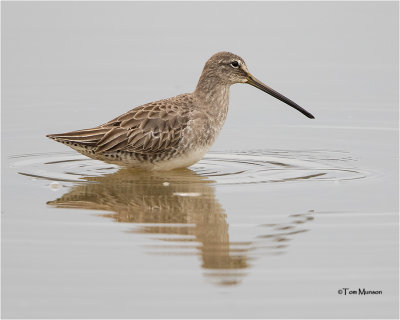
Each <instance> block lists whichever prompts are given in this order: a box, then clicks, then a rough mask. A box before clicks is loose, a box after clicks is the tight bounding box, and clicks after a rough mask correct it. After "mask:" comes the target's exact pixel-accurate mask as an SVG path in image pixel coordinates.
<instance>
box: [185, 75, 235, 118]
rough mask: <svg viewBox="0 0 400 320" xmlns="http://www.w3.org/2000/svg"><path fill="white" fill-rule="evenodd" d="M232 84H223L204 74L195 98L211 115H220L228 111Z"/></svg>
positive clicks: (217, 79) (195, 92)
mask: <svg viewBox="0 0 400 320" xmlns="http://www.w3.org/2000/svg"><path fill="white" fill-rule="evenodd" d="M229 88H230V84H226V83H221V81H220V79H219V78H216V77H210V76H207V75H205V74H204V73H203V74H202V75H201V77H200V80H199V83H198V84H197V87H196V90H195V91H194V93H193V94H194V96H195V97H196V99H197V100H198V101H199V102H200V105H201V106H202V107H204V108H205V109H207V110H206V111H207V112H208V113H211V114H214V113H215V114H216V115H217V114H220V113H221V112H222V113H225V114H226V112H227V111H228V104H229Z"/></svg>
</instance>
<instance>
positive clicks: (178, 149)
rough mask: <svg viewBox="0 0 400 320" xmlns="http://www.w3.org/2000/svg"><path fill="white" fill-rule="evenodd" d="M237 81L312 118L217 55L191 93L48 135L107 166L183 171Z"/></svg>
mask: <svg viewBox="0 0 400 320" xmlns="http://www.w3.org/2000/svg"><path fill="white" fill-rule="evenodd" d="M235 83H249V84H251V85H253V86H255V87H257V88H259V89H261V90H263V91H265V92H267V93H269V94H271V95H272V96H274V97H276V98H277V99H279V100H281V101H284V102H285V103H287V104H289V105H291V106H292V107H294V108H295V109H297V110H299V111H300V112H302V113H303V114H305V115H306V116H308V117H309V118H313V116H312V115H311V114H310V113H308V112H307V111H305V110H304V109H302V108H301V107H300V106H298V105H297V104H295V103H294V102H293V101H291V100H289V99H287V98H286V97H284V96H282V95H281V94H279V93H278V92H276V91H274V90H272V89H271V88H269V87H267V86H266V85H264V84H263V83H261V82H260V81H258V80H257V79H255V78H254V77H253V76H252V75H251V74H250V73H249V72H248V70H247V67H246V64H245V62H244V61H243V59H242V58H240V57H239V56H237V55H234V54H232V53H229V52H219V53H217V54H215V55H213V56H212V57H211V58H210V59H209V60H208V61H207V62H206V64H205V66H204V69H203V72H202V74H201V77H200V80H199V82H198V85H197V87H196V90H195V91H194V92H193V93H186V94H181V95H178V96H176V97H173V98H169V99H164V100H160V101H156V102H151V103H148V104H145V105H142V106H139V107H137V108H134V109H132V110H130V111H128V112H127V113H125V114H123V115H121V116H119V117H117V118H115V119H113V120H111V121H109V122H107V123H104V124H102V125H100V126H98V127H95V128H92V129H83V130H78V131H72V132H67V133H61V134H50V135H48V137H49V138H51V139H54V140H56V141H58V142H61V143H64V144H66V145H68V146H70V147H71V148H73V149H75V150H77V151H79V152H81V153H82V154H84V155H87V156H89V157H91V158H94V159H99V160H103V161H107V162H113V163H118V164H122V165H126V166H131V167H140V168H144V169H156V170H157V169H158V170H169V169H175V168H181V167H187V166H190V165H192V164H194V163H196V162H197V161H199V160H200V159H201V158H202V157H203V155H204V154H205V153H206V152H207V151H208V149H209V148H210V147H211V145H212V144H213V143H214V141H215V139H216V137H217V136H218V133H219V131H220V130H221V128H222V126H223V124H224V121H225V119H226V115H227V112H228V103H229V88H230V86H231V85H232V84H235Z"/></svg>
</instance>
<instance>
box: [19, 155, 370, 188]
mask: <svg viewBox="0 0 400 320" xmlns="http://www.w3.org/2000/svg"><path fill="white" fill-rule="evenodd" d="M13 160H15V161H14V162H13V163H12V167H14V168H15V169H16V170H17V171H18V173H20V174H22V175H26V176H30V177H33V178H39V179H45V180H48V181H49V180H50V181H57V182H63V184H65V183H77V182H85V181H87V180H88V178H89V179H90V177H99V176H105V175H108V174H112V173H115V172H116V171H118V170H119V168H120V167H119V166H117V165H114V164H107V163H104V162H102V161H97V160H92V159H90V158H87V157H85V156H82V155H79V154H76V153H47V154H29V155H20V156H15V157H13ZM355 162H356V161H355V159H354V158H352V157H351V156H349V154H348V153H345V152H341V151H322V150H321V151H284V150H274V151H252V152H232V153H219V152H211V153H209V154H208V155H206V156H205V157H204V158H203V159H202V160H201V161H200V162H198V163H197V164H195V165H193V166H192V167H190V169H191V170H193V171H194V172H196V173H197V174H199V175H201V176H204V177H210V180H212V181H214V182H215V183H217V184H249V183H277V182H281V183H282V182H295V181H304V180H311V181H321V180H322V181H343V180H355V179H362V178H365V177H367V176H368V173H367V172H366V171H362V170H360V169H358V168H356V167H354V164H355Z"/></svg>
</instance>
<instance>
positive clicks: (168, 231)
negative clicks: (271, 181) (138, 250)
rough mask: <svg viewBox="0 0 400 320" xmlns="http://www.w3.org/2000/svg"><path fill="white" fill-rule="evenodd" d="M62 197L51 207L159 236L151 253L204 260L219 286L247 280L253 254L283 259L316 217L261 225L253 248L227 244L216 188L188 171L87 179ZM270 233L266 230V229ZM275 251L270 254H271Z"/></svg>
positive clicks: (137, 172) (209, 275)
mask: <svg viewBox="0 0 400 320" xmlns="http://www.w3.org/2000/svg"><path fill="white" fill-rule="evenodd" d="M85 180H87V182H86V183H84V184H79V185H75V186H73V187H72V189H71V190H70V191H69V192H67V193H66V194H64V195H63V196H62V197H60V198H58V199H56V200H54V201H49V202H48V203H47V204H49V205H51V206H54V207H57V208H77V209H90V210H101V211H110V212H111V213H110V214H102V216H104V217H108V218H112V219H114V220H115V221H117V222H124V223H133V224H136V225H135V228H134V229H133V230H132V232H134V233H146V234H153V235H154V234H158V235H161V237H160V238H159V239H158V240H160V242H159V245H155V246H151V247H148V248H147V249H148V250H149V252H150V253H162V254H170V255H174V254H189V255H190V254H196V255H199V256H201V259H202V268H203V269H204V270H205V274H206V275H207V278H208V279H210V280H211V281H212V282H213V283H215V284H219V285H235V284H238V283H239V282H241V279H242V278H243V277H244V276H245V275H246V271H245V269H247V268H248V267H249V265H250V263H249V261H250V260H251V259H252V258H253V256H252V255H251V254H250V252H251V251H255V250H262V251H263V252H264V253H265V250H264V249H267V250H269V252H270V253H273V254H279V253H282V252H283V250H285V248H286V246H287V244H285V243H284V242H285V241H287V240H290V238H291V237H292V236H293V235H294V234H297V233H300V232H304V231H306V229H301V227H299V225H300V224H301V223H304V222H306V221H309V220H311V219H312V214H310V213H307V214H305V215H303V214H299V215H293V216H292V217H291V218H290V220H292V222H290V223H286V224H267V225H262V226H260V227H262V230H263V233H264V232H265V230H268V231H267V234H264V235H260V236H258V237H257V238H256V239H257V240H256V242H254V239H251V240H250V241H237V242H233V241H230V239H229V225H228V223H227V219H226V218H227V216H226V213H225V211H224V209H223V208H222V206H221V204H220V203H219V202H218V200H217V198H216V197H215V188H214V183H213V181H212V180H210V179H209V178H208V177H205V176H201V175H199V174H197V173H195V172H194V171H192V170H189V169H179V170H173V171H165V172H149V171H141V170H137V169H120V170H119V171H117V172H115V173H112V174H108V175H104V176H97V177H85ZM265 228H267V229H265ZM271 250H272V251H271Z"/></svg>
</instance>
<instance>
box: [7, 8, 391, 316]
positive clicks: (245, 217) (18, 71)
mask: <svg viewBox="0 0 400 320" xmlns="http://www.w3.org/2000/svg"><path fill="white" fill-rule="evenodd" d="M398 44H399V43H398V4H397V3H395V2H391V3H390V2H386V3H378V2H358V3H354V2H352V3H350V2H349V3H346V2H328V3H322V2H296V3H294V2H284V3H277V2H264V3H263V2H251V3H241V2H234V3H232V2H218V3H157V2H151V3H139V2H138V3H136V2H119V3H109V2H91V3H77V2H70V3H63V2H58V3H57V2H53V3H51V2H42V3H38V2H36V3H24V2H19V3H7V2H6V3H4V2H2V50H3V51H2V59H3V60H2V66H3V73H2V92H3V95H2V216H1V217H2V239H1V240H2V316H3V317H4V318H89V317H91V318H157V317H162V318H172V317H174V318H208V317H213V318H220V317H229V318H238V317H245V318H256V317H258V318H260V317H261V318H396V317H398V315H399V314H398V289H399V288H398V280H399V278H398V261H399V256H398V250H399V245H398V235H399V234H398V191H399V190H398V176H399V172H398ZM220 50H229V51H232V52H234V53H237V54H239V55H241V56H242V57H243V58H244V59H245V60H246V62H247V65H248V67H249V70H250V72H252V73H253V74H254V75H255V76H256V77H257V78H259V79H261V80H262V81H264V82H265V83H267V84H268V85H270V86H271V87H273V88H275V89H276V90H278V91H280V92H282V93H283V94H285V95H287V96H288V97H290V98H291V99H293V100H294V101H296V102H297V103H299V104H300V105H302V106H303V107H305V108H306V109H307V110H309V111H310V112H312V113H313V114H314V115H315V117H316V119H315V120H309V119H307V118H305V117H304V116H302V115H301V114H300V113H298V112H296V111H295V110H293V109H291V108H290V107H288V106H286V105H284V104H283V103H281V102H280V101H277V100H275V99H273V98H272V97H270V96H268V95H266V94H264V93H263V92H261V91H258V90H256V89H255V88H253V87H250V86H247V85H236V86H233V87H232V89H231V103H230V112H229V115H228V119H227V122H226V124H225V127H224V129H223V131H222V132H221V135H220V137H219V139H218V141H217V142H216V144H215V145H214V147H213V149H212V151H211V152H210V153H209V154H208V155H207V156H206V157H205V158H204V159H203V160H201V161H200V162H199V163H197V164H196V165H194V166H192V167H191V168H189V169H187V170H178V171H172V172H163V173H145V172H140V171H135V170H127V169H123V168H119V167H117V166H115V165H110V164H105V163H102V162H99V161H94V160H91V159H88V158H86V157H84V156H82V155H79V154H77V153H75V152H73V151H71V150H70V149H68V148H67V147H65V146H63V145H61V144H58V143H55V142H53V141H50V140H49V139H46V138H45V134H47V133H56V132H64V131H70V130H75V129H81V128H88V127H92V126H95V125H98V124H100V123H103V122H105V121H107V120H110V119H111V118H113V117H115V116H117V115H119V114H122V113H123V112H125V111H127V110H129V109H130V108H132V107H135V106H137V105H140V104H143V103H146V102H149V101H154V100H156V99H161V98H165V97H169V96H174V95H176V94H179V93H183V92H190V91H192V90H193V88H194V87H195V85H196V81H197V78H198V76H199V75H200V72H201V70H202V67H203V65H204V62H205V61H206V60H207V59H208V58H209V56H211V55H212V54H213V53H215V52H217V51H220ZM343 288H349V290H356V291H357V292H358V290H359V289H361V290H363V289H364V288H365V289H366V290H373V291H381V293H379V294H370V295H359V294H347V295H344V294H339V290H343Z"/></svg>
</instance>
